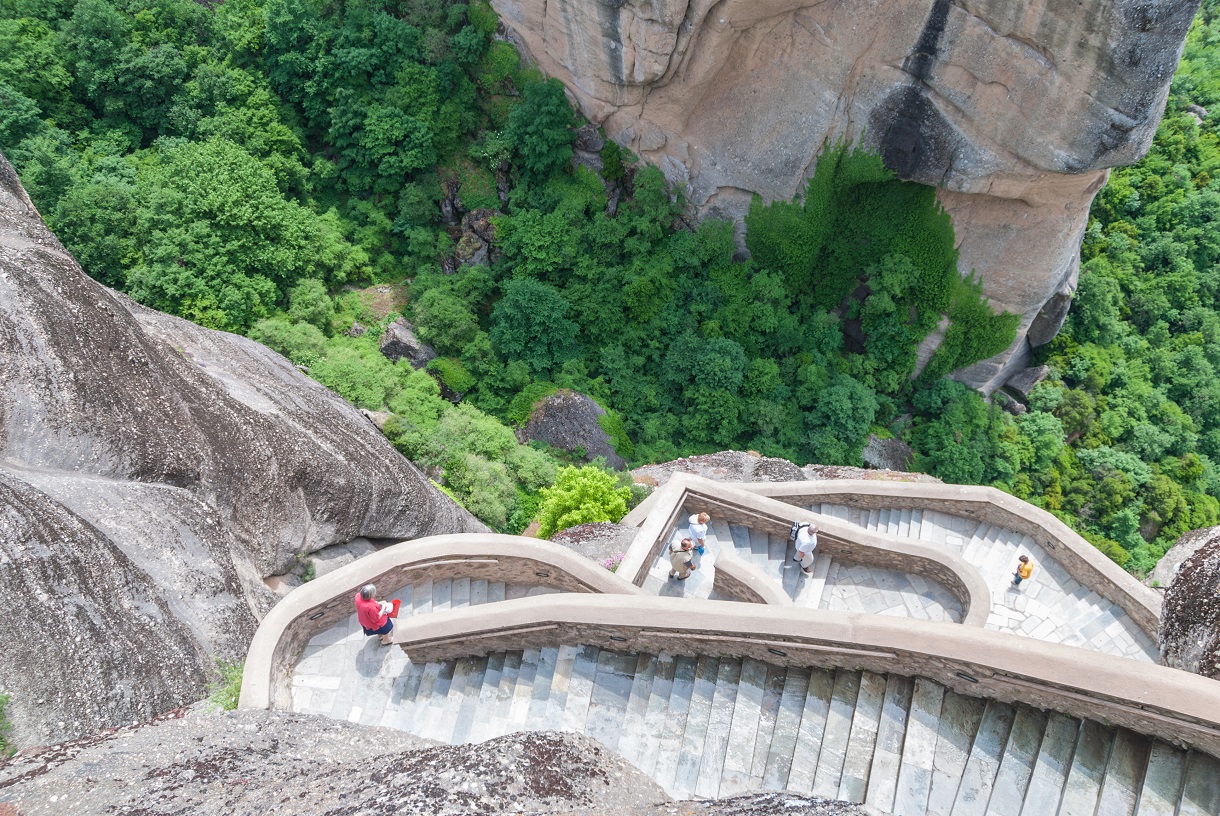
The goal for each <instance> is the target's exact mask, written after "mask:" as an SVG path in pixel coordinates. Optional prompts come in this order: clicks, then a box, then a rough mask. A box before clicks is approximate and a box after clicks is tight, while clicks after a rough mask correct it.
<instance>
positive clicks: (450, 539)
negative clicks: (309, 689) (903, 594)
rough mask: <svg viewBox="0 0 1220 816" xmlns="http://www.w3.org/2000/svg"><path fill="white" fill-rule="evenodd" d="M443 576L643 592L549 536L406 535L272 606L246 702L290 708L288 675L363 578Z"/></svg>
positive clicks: (385, 583)
mask: <svg viewBox="0 0 1220 816" xmlns="http://www.w3.org/2000/svg"><path fill="white" fill-rule="evenodd" d="M441 578H470V579H472V580H487V581H500V582H504V583H515V584H532V585H535V586H546V587H551V588H554V589H558V590H560V591H563V592H575V593H596V594H606V595H642V594H643V591H642V590H640V589H639V588H638V587H635V586H633V585H631V584H629V583H628V582H626V581H624V580H622V579H621V578H618V577H617V576H615V575H614V574H613V573H610V572H608V571H606V570H605V569H603V568H602V567H600V566H599V565H597V564H595V563H593V562H592V561H589V560H588V559H585V558H582V557H580V556H578V555H574V554H573V553H571V552H569V551H568V550H566V549H565V548H563V547H561V546H559V545H557V544H551V543H550V542H549V541H542V540H539V539H530V538H521V537H517V536H507V535H493V534H474V533H472V534H466V535H447V536H433V537H429V538H421V539H417V540H414V541H404V542H401V543H399V544H395V545H393V546H391V547H387V548H385V549H383V550H380V551H379V552H377V553H374V554H373V555H369V556H365V557H364V558H361V559H360V560H358V561H356V562H355V563H352V564H348V565H347V566H345V567H342V568H340V569H338V570H335V571H334V572H332V573H328V574H327V575H325V576H322V577H320V578H317V579H315V580H313V581H310V582H309V583H307V584H303V585H301V586H299V587H297V588H296V589H295V590H293V591H292V593H290V594H289V595H288V597H286V598H285V599H284V600H282V601H280V603H279V604H277V605H276V606H275V608H274V609H272V610H271V612H270V613H269V614H268V615H267V616H266V617H265V618H264V619H263V621H262V623H261V624H260V625H259V628H258V631H257V632H256V633H255V635H254V640H253V642H252V643H251V645H250V650H249V652H248V654H247V658H246V666H245V670H244V672H243V674H242V691H241V702H240V704H239V705H240V707H241V708H242V709H266V708H279V709H288V708H290V707H291V700H290V699H289V696H288V695H289V689H288V683H287V679H288V678H289V676H290V675H291V672H292V667H293V666H294V665H296V662H297V660H298V659H299V658H300V656H301V653H302V652H303V651H304V648H305V645H306V644H307V643H309V641H310V639H311V638H312V637H313V636H314V635H316V634H318V633H319V632H321V631H323V630H325V629H328V628H330V627H332V626H334V625H335V624H336V623H338V622H339V621H341V620H343V619H344V618H346V617H348V616H349V615H351V614H352V612H353V610H354V607H353V603H352V599H353V597H354V596H355V594H356V592H357V591H358V590H359V589H360V587H361V586H363V585H364V584H369V583H372V584H376V585H377V592H378V596H379V597H381V598H389V597H390V596H391V595H393V594H394V593H395V592H397V591H398V590H400V589H402V588H403V587H404V586H407V585H409V584H417V583H420V582H423V581H428V580H437V579H441ZM401 625H402V624H401V623H400V624H399V626H401Z"/></svg>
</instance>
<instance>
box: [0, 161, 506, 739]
mask: <svg viewBox="0 0 1220 816" xmlns="http://www.w3.org/2000/svg"><path fill="white" fill-rule="evenodd" d="M485 529H486V528H485V527H484V526H483V525H482V524H481V523H480V522H478V520H476V519H475V518H474V517H472V516H470V515H469V514H468V513H466V512H465V511H464V510H462V509H461V508H459V507H458V506H457V505H455V504H454V503H453V502H452V501H450V500H449V499H448V498H446V497H445V496H444V495H442V494H441V493H440V492H439V491H438V490H436V489H435V488H434V487H432V486H431V485H430V484H429V482H428V480H427V479H426V478H425V477H424V476H423V475H422V474H420V473H419V472H418V471H417V470H416V469H415V467H414V466H412V465H411V463H410V462H408V461H407V460H405V459H403V458H402V457H401V456H400V455H398V453H397V452H395V451H394V449H393V448H392V447H391V446H390V445H389V443H388V442H387V441H386V440H385V438H384V437H382V436H381V434H380V433H378V432H377V430H376V429H375V428H374V427H373V426H372V425H371V424H370V423H369V422H368V420H366V419H365V418H364V417H362V416H361V415H360V413H359V412H358V411H357V410H356V409H355V408H353V407H352V406H350V405H348V404H347V403H346V402H344V401H343V400H341V399H340V398H338V397H337V396H335V395H334V394H332V393H331V392H329V391H327V390H326V389H325V388H323V387H322V386H320V385H318V384H317V383H315V382H313V381H312V380H309V379H308V378H306V377H305V376H303V375H302V374H301V373H300V372H298V371H297V370H296V369H295V368H293V366H292V365H291V364H290V363H289V362H288V361H287V360H285V359H284V358H282V357H280V356H279V355H277V354H275V353H274V352H271V351H269V350H268V349H266V348H264V347H263V346H260V345H258V344H257V343H254V342H252V341H249V340H246V339H245V338H242V337H238V336H235V335H230V334H225V333H222V332H215V331H210V330H208V329H203V328H200V327H198V326H195V325H193V324H191V323H188V322H186V321H184V320H179V319H177V318H174V317H170V316H168V315H164V314H161V313H158V312H154V311H152V310H149V309H145V308H143V307H141V306H139V305H137V304H136V303H134V302H132V301H131V300H130V299H128V298H126V297H124V296H122V295H119V294H117V293H115V292H113V291H111V290H109V289H107V288H105V287H104V286H101V285H100V284H98V283H95V282H94V281H93V280H91V279H90V278H88V277H87V276H86V275H85V274H84V273H83V272H82V271H81V269H80V267H79V266H78V265H77V264H76V262H75V261H74V260H73V259H72V258H71V257H70V256H69V255H68V253H67V252H66V251H65V250H64V248H63V247H62V246H61V245H60V244H59V242H58V241H57V240H56V239H55V236H53V235H52V234H51V233H50V232H48V231H47V229H46V227H45V226H44V225H43V223H42V221H41V219H40V218H39V216H38V213H37V211H36V210H35V209H34V207H33V205H32V204H31V203H30V201H29V198H28V197H27V196H26V194H25V191H24V190H22V188H21V185H20V183H19V182H18V180H17V177H16V174H15V173H14V172H13V169H12V167H11V166H10V165H9V164H8V163H7V162H6V161H5V160H4V159H3V157H0V602H2V603H3V606H4V608H5V609H6V610H8V614H6V615H4V616H3V620H2V621H0V687H2V688H3V690H5V691H8V692H9V693H10V694H11V696H12V701H11V703H10V704H9V708H8V714H9V718H10V720H11V721H12V722H13V725H14V728H15V741H16V743H17V744H18V745H19V746H25V745H31V744H37V743H49V742H57V741H61V740H64V739H70V738H74V737H78V736H81V735H85V734H92V733H95V732H96V731H98V730H100V729H102V728H106V727H112V726H117V725H120V724H123V723H130V722H132V721H133V720H144V719H148V718H149V717H151V716H153V715H155V714H158V713H160V712H163V711H166V710H168V709H171V708H174V707H176V706H180V705H183V704H184V703H189V702H191V701H194V700H197V699H199V698H200V697H201V696H203V694H204V685H205V680H206V677H207V672H208V670H209V669H210V667H211V664H212V659H213V657H221V658H229V659H236V658H240V657H241V656H243V655H244V654H245V651H246V649H247V647H248V645H249V641H250V638H251V637H252V636H253V632H254V629H255V626H256V625H257V617H258V616H261V614H262V613H263V612H265V610H266V609H267V607H268V606H269V605H270V604H271V603H273V602H274V597H272V596H271V595H270V593H269V591H268V590H267V589H266V587H265V586H264V585H263V582H262V577H263V576H266V575H270V574H275V573H280V572H285V571H287V569H289V568H290V567H291V566H292V565H293V564H294V563H295V560H296V557H297V554H298V553H308V552H312V551H315V550H317V549H319V548H322V547H325V546H327V545H329V544H333V543H336V542H340V541H346V540H348V539H351V538H354V537H356V536H371V537H394V538H410V537H415V536H423V535H432V534H435V533H444V532H454V531H482V530H485Z"/></svg>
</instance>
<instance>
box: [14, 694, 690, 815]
mask: <svg viewBox="0 0 1220 816" xmlns="http://www.w3.org/2000/svg"><path fill="white" fill-rule="evenodd" d="M666 798H667V797H666V796H665V793H664V792H663V791H662V790H661V789H660V788H659V787H657V785H656V784H654V783H653V782H652V780H650V779H649V778H648V777H646V776H644V775H643V774H641V773H640V772H639V771H637V770H635V769H634V768H633V767H631V766H630V765H629V764H627V762H626V761H625V760H623V759H621V758H619V757H618V756H617V755H615V754H614V753H612V752H610V751H608V750H606V748H605V747H603V746H602V745H600V744H599V743H597V742H594V741H593V740H591V739H588V738H587V737H584V736H580V735H576V734H558V733H534V734H517V735H511V736H507V737H501V738H499V739H496V740H491V741H489V742H486V743H483V744H480V745H467V746H461V747H449V746H432V745H430V744H429V743H428V741H426V740H420V739H418V738H416V737H412V736H410V735H408V734H406V733H405V732H402V731H396V730H393V729H387V728H370V727H367V726H357V725H351V724H349V723H346V722H339V721H336V720H330V719H326V718H323V717H310V716H307V715H299V714H283V713H274V712H242V713H239V714H233V713H219V712H216V711H215V710H209V708H208V706H207V704H200V705H196V706H192V707H191V708H189V709H182V710H178V711H175V712H173V713H172V714H170V715H168V716H164V717H161V718H159V719H157V720H156V721H154V722H149V723H144V724H140V725H136V726H128V727H126V728H122V729H119V730H117V731H115V732H112V733H107V734H99V735H96V736H94V737H90V738H87V739H83V740H79V741H76V742H72V743H67V744H62V745H56V746H52V747H50V748H46V749H40V750H37V751H28V752H23V753H21V754H18V755H17V756H16V757H14V758H12V759H10V760H9V761H8V762H6V763H4V764H3V765H0V801H5V802H8V803H10V804H11V805H13V806H15V807H16V808H17V810H18V811H19V812H20V813H21V814H22V816H40V815H41V814H48V815H49V814H55V815H56V816H59V814H65V816H78V815H83V814H112V813H142V814H150V815H151V814H192V815H197V816H237V815H238V814H251V816H254V814H258V816H263V814H268V813H292V814H302V816H305V815H306V814H317V815H318V816H323V815H325V816H340V815H341V814H342V815H344V816H346V815H347V814H357V813H358V814H369V815H370V816H371V815H372V814H386V815H387V816H389V815H390V814H421V816H422V814H429V815H431V814H436V815H437V816H442V815H443V814H453V815H454V816H456V814H463V815H465V814H499V813H506V812H515V813H590V814H593V813H641V812H644V809H645V808H646V807H647V806H649V805H652V804H654V803H657V802H663V801H665V800H666Z"/></svg>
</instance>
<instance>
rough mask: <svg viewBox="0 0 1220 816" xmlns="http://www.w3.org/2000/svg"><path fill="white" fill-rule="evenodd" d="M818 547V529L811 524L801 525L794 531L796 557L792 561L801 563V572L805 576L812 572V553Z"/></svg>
mask: <svg viewBox="0 0 1220 816" xmlns="http://www.w3.org/2000/svg"><path fill="white" fill-rule="evenodd" d="M817 546H818V528H817V527H814V526H813V525H812V524H802V525H801V528H800V529H799V530H797V531H796V555H794V556H792V560H793V561H800V562H801V571H802V572H804V573H805V574H806V575H808V574H810V573H811V572H813V551H814V550H816V549H817Z"/></svg>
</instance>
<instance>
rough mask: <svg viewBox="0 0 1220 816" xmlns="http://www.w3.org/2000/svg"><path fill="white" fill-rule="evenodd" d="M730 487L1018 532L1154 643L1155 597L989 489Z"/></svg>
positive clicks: (1044, 518) (1024, 506) (861, 484)
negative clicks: (932, 513)
mask: <svg viewBox="0 0 1220 816" xmlns="http://www.w3.org/2000/svg"><path fill="white" fill-rule="evenodd" d="M682 478H685V479H691V478H697V477H682ZM671 481H672V480H671ZM700 481H702V480H700ZM665 487H669V485H668V484H666V485H665ZM733 487H735V488H737V489H740V490H743V491H747V492H750V493H754V494H757V495H759V496H767V497H769V498H773V499H776V500H779V501H782V502H784V503H786V504H793V505H798V506H807V505H810V504H814V503H819V502H833V503H835V504H842V505H845V506H848V507H856V508H860V509H864V510H875V509H881V508H901V509H921V510H939V511H941V512H943V513H949V514H951V515H958V516H966V517H968V518H972V519H977V520H979V521H984V522H987V523H988V524H993V525H996V526H1003V527H1006V528H1008V529H1010V530H1013V531H1014V532H1019V533H1023V534H1025V535H1027V536H1029V537H1030V538H1032V539H1033V540H1034V541H1036V542H1037V543H1038V544H1039V546H1041V547H1043V548H1044V549H1045V550H1047V551H1048V552H1050V553H1052V554H1053V557H1054V559H1055V560H1056V561H1057V562H1058V563H1059V564H1060V566H1062V567H1063V569H1064V570H1065V571H1066V572H1067V573H1068V575H1070V576H1071V577H1072V578H1073V580H1075V581H1076V582H1077V583H1079V584H1081V585H1083V586H1087V587H1089V588H1090V589H1092V590H1094V591H1095V592H1097V593H1098V594H1099V595H1101V596H1102V597H1104V598H1106V599H1107V600H1109V601H1110V602H1112V603H1114V604H1116V605H1117V606H1119V607H1120V608H1122V609H1123V611H1125V612H1126V613H1127V614H1128V615H1130V616H1131V618H1132V620H1134V621H1135V623H1136V625H1138V626H1139V627H1140V629H1142V630H1143V631H1144V632H1145V633H1146V634H1147V635H1148V636H1149V637H1150V638H1152V639H1153V641H1154V642H1156V640H1157V626H1158V624H1159V621H1160V617H1161V603H1162V598H1161V596H1160V595H1159V594H1158V593H1157V592H1155V591H1154V590H1152V589H1150V588H1148V587H1146V586H1144V585H1143V584H1142V583H1140V582H1139V581H1138V580H1137V579H1136V578H1134V577H1133V576H1132V575H1130V574H1129V573H1127V572H1126V571H1124V570H1123V569H1122V567H1120V566H1118V565H1117V564H1115V563H1114V562H1113V561H1111V560H1110V559H1109V558H1107V557H1106V556H1104V555H1102V553H1101V552H1100V551H1099V550H1098V549H1097V548H1096V547H1094V546H1093V545H1092V544H1090V543H1089V542H1088V541H1085V540H1084V538H1082V537H1081V536H1080V535H1079V534H1078V533H1076V532H1075V531H1073V530H1072V529H1071V528H1070V527H1068V526H1067V525H1066V524H1064V523H1063V522H1062V521H1060V520H1059V519H1057V518H1055V516H1054V515H1052V514H1051V513H1048V512H1047V511H1045V510H1041V509H1039V508H1037V507H1034V506H1033V505H1032V504H1029V503H1027V502H1023V501H1021V500H1020V499H1018V498H1016V497H1015V496H1010V495H1008V494H1007V493H1005V492H1003V491H1001V490H997V489H995V488H994V487H977V486H967V485H941V484H929V483H927V482H877V481H868V480H828V481H820V482H756V483H752V484H740V485H734V486H733ZM637 510H638V508H637ZM624 521H626V519H624Z"/></svg>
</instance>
